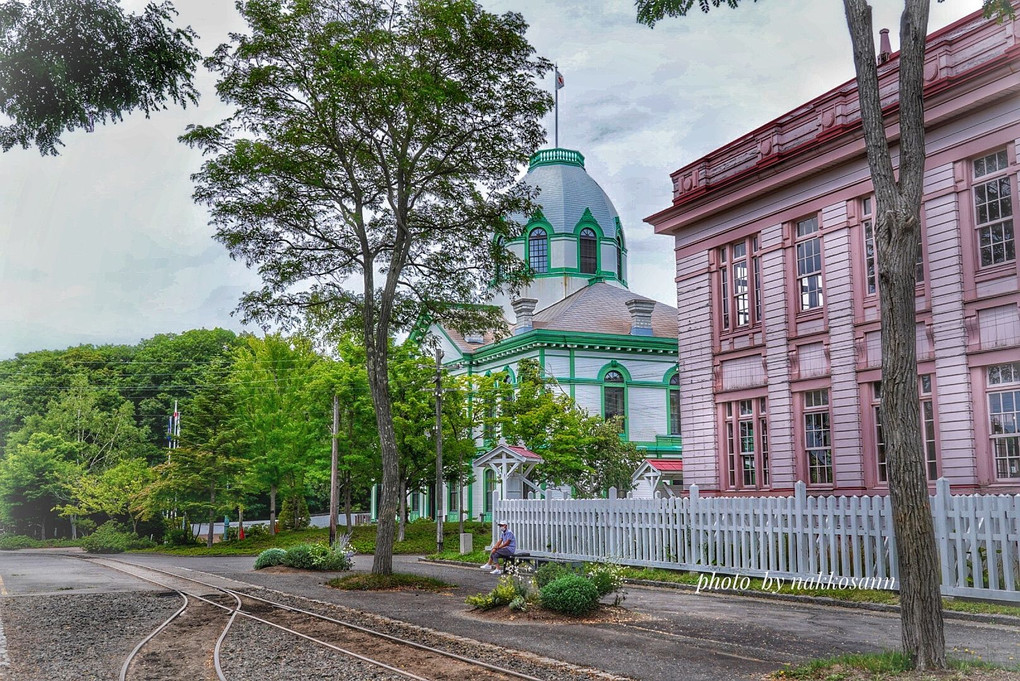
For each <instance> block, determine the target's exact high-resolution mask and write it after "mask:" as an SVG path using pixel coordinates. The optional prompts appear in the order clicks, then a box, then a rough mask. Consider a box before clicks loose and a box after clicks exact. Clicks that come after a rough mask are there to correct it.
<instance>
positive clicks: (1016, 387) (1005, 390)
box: [987, 362, 1020, 478]
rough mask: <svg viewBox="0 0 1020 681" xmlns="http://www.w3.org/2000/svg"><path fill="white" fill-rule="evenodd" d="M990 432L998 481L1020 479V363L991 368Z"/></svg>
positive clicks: (989, 381) (989, 372) (989, 376)
mask: <svg viewBox="0 0 1020 681" xmlns="http://www.w3.org/2000/svg"><path fill="white" fill-rule="evenodd" d="M987 385H988V421H989V428H988V432H989V435H990V436H991V441H992V442H991V444H992V454H993V456H994V458H995V475H996V477H998V478H1020V426H1018V424H1020V362H1011V363H1009V364H997V365H994V366H990V367H988V370H987Z"/></svg>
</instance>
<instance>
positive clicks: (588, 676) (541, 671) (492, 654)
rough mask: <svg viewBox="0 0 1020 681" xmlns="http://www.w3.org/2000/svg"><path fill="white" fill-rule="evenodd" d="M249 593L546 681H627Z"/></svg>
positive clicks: (327, 606)
mask: <svg viewBox="0 0 1020 681" xmlns="http://www.w3.org/2000/svg"><path fill="white" fill-rule="evenodd" d="M249 593H251V594H252V595H253V596H258V597H259V598H265V599H267V600H271V601H275V602H278V603H283V604H286V605H290V606H292V607H295V608H301V609H302V610H308V611H309V612H314V613H318V614H321V615H326V616H329V617H333V618H336V619H342V620H344V621H345V622H350V623H352V624H356V625H358V626H362V627H366V628H369V629H372V630H374V631H378V632H381V633H384V634H390V635H391V636H398V637H400V638H404V639H407V640H410V641H414V642H416V643H420V644H423V645H426V646H429V647H431V648H436V649H438V650H443V651H446V652H451V653H456V654H458V655H463V656H465V657H469V658H472V659H476V660H480V661H482V662H487V663H489V664H492V665H496V666H499V667H503V668H506V669H511V670H514V671H517V672H522V673H524V674H529V675H531V676H535V677H537V678H540V679H545V680H546V681H611V680H621V681H626V680H624V679H623V677H619V676H614V675H611V674H607V673H605V672H602V671H599V670H596V669H582V668H579V667H575V666H572V665H568V664H565V663H563V662H559V661H557V660H550V659H547V658H543V657H539V656H537V655H533V654H530V653H525V652H520V651H516V650H510V649H508V648H501V647H498V646H494V645H491V644H488V643H480V642H478V641H473V640H470V639H466V638H462V637H460V636H455V635H452V634H447V633H443V632H438V631H433V630H430V629H425V628H422V627H418V626H415V625H412V624H407V623H404V622H397V621H395V620H391V619H389V618H386V617H380V616H378V615H373V614H371V613H366V612H361V611H359V610H353V609H351V608H346V607H344V606H341V605H336V604H334V603H325V602H322V601H316V600H312V599H307V598H298V597H294V596H290V595H288V594H284V593H281V592H276V591H272V590H269V589H258V590H253V591H250V592H249ZM352 678H359V677H352ZM367 678H373V677H367Z"/></svg>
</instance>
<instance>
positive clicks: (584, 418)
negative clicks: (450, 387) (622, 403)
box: [476, 359, 642, 497]
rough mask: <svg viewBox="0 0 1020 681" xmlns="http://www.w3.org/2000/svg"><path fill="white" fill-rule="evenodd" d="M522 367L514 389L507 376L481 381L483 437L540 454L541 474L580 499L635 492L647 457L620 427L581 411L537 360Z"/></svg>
mask: <svg viewBox="0 0 1020 681" xmlns="http://www.w3.org/2000/svg"><path fill="white" fill-rule="evenodd" d="M517 368H518V373H517V383H516V384H514V385H511V384H510V383H509V381H508V380H507V379H508V377H507V376H506V375H505V374H504V373H502V372H500V373H499V374H493V375H492V376H488V377H479V378H477V379H476V381H477V393H478V399H479V401H480V402H481V403H482V404H483V405H491V406H483V408H481V409H479V410H478V412H477V413H479V414H480V415H481V423H480V425H481V428H482V430H483V432H487V433H490V437H491V438H496V437H502V438H503V439H505V440H506V441H507V442H509V443H512V444H523V445H524V446H526V447H527V448H528V449H530V450H532V451H534V452H538V453H539V454H541V455H542V459H543V463H542V464H540V465H539V466H538V467H537V469H536V473H537V474H538V475H540V476H541V477H542V478H543V479H544V480H546V481H547V482H550V483H553V484H566V485H571V486H572V487H573V488H574V493H575V496H578V497H596V496H599V495H600V494H602V493H603V492H605V491H606V490H607V489H609V488H610V487H616V488H617V490H618V491H619V492H621V493H626V492H627V491H628V490H630V489H631V486H632V482H631V476H632V474H633V473H634V471H635V470H636V469H637V467H638V466H639V465H640V463H641V460H642V457H641V454H640V453H639V452H638V450H637V448H636V447H635V446H634V444H633V443H630V442H625V441H623V440H621V439H620V436H619V433H620V425H619V424H617V423H613V422H607V421H605V420H604V419H602V418H601V417H600V416H597V415H592V414H589V413H588V412H587V411H585V410H583V409H581V408H580V407H578V406H577V404H576V403H575V402H574V401H573V400H572V399H571V398H570V396H568V395H566V394H564V393H563V392H562V391H561V390H560V389H559V387H558V386H555V385H553V384H551V383H550V382H549V381H548V380H547V379H546V378H545V377H544V376H543V374H542V369H541V367H540V366H539V364H538V362H536V361H535V360H533V359H525V360H522V361H521V362H520V363H519V364H518V367H517ZM497 404H498V405H499V407H498V409H497V408H496V407H495V405H497Z"/></svg>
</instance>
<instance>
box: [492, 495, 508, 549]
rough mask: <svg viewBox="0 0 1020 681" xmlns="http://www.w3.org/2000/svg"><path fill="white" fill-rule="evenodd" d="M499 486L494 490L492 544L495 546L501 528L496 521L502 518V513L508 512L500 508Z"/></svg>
mask: <svg viewBox="0 0 1020 681" xmlns="http://www.w3.org/2000/svg"><path fill="white" fill-rule="evenodd" d="M498 504H499V488H496V489H494V490H492V545H493V546H495V545H496V542H497V541H498V540H499V537H497V536H496V531H497V530H498V529H499V528H498V527H497V526H496V523H498V522H499V521H500V519H501V518H502V514H503V513H506V511H504V510H503V509H501V508H499V506H498Z"/></svg>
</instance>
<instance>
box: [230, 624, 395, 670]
mask: <svg viewBox="0 0 1020 681" xmlns="http://www.w3.org/2000/svg"><path fill="white" fill-rule="evenodd" d="M220 666H221V668H222V669H223V673H224V674H225V675H226V677H227V678H228V679H273V680H274V681H327V680H328V681H336V679H359V680H360V679H364V680H365V681H369V680H371V681H405V679H406V677H403V676H400V675H398V674H393V673H391V672H388V671H386V670H385V669H380V668H379V667H376V666H373V665H370V664H368V663H366V662H361V661H359V660H355V659H352V658H347V657H345V656H343V655H340V654H339V653H336V652H334V651H331V650H327V649H326V648H323V647H322V646H320V645H318V644H316V643H312V642H311V641H306V640H304V639H302V638H299V637H297V636H291V635H288V634H287V633H285V632H282V631H278V630H276V629H272V628H270V627H268V626H266V625H265V624H261V623H259V622H252V621H251V620H248V619H246V618H244V617H239V618H238V619H237V620H235V621H234V624H233V626H232V627H231V628H230V633H229V634H228V635H227V638H226V640H225V641H224V643H223V647H221V648H220Z"/></svg>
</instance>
